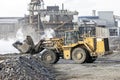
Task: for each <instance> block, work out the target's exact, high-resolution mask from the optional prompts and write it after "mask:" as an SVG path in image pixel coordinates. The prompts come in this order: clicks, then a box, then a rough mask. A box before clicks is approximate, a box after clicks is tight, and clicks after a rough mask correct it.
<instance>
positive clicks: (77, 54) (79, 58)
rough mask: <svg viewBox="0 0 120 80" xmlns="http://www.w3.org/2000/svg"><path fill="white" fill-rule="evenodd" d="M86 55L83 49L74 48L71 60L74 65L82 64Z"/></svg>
mask: <svg viewBox="0 0 120 80" xmlns="http://www.w3.org/2000/svg"><path fill="white" fill-rule="evenodd" d="M86 58H87V54H86V52H85V50H84V49H83V48H75V49H74V50H73V52H72V59H73V60H74V61H75V63H80V64H82V63H84V62H85V61H86Z"/></svg>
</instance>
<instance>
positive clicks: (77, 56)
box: [76, 52, 83, 60]
mask: <svg viewBox="0 0 120 80" xmlns="http://www.w3.org/2000/svg"><path fill="white" fill-rule="evenodd" d="M82 57H83V55H82V53H81V52H77V54H76V59H77V60H80V59H82Z"/></svg>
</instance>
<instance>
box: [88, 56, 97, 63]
mask: <svg viewBox="0 0 120 80" xmlns="http://www.w3.org/2000/svg"><path fill="white" fill-rule="evenodd" d="M96 59H97V56H94V57H91V56H89V57H88V59H87V60H86V63H93V62H94V61H96Z"/></svg>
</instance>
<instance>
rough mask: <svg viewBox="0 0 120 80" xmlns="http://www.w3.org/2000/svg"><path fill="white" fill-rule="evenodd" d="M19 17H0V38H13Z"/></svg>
mask: <svg viewBox="0 0 120 80" xmlns="http://www.w3.org/2000/svg"><path fill="white" fill-rule="evenodd" d="M19 19H21V17H0V38H6V39H7V38H8V37H15V36H16V32H17V30H18V28H19Z"/></svg>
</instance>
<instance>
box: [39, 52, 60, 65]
mask: <svg viewBox="0 0 120 80" xmlns="http://www.w3.org/2000/svg"><path fill="white" fill-rule="evenodd" d="M48 58H49V59H48ZM41 60H42V61H43V62H44V63H46V64H55V63H57V62H58V61H59V58H58V55H57V54H56V53H54V52H53V51H51V50H46V51H45V52H44V53H43V54H42V55H41Z"/></svg>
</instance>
